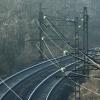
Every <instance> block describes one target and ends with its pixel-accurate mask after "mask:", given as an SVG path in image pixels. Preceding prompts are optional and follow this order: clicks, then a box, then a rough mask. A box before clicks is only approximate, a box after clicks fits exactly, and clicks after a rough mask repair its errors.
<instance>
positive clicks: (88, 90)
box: [69, 77, 100, 96]
mask: <svg viewBox="0 0 100 100" xmlns="http://www.w3.org/2000/svg"><path fill="white" fill-rule="evenodd" d="M69 79H70V80H71V81H72V82H73V83H75V84H76V85H78V86H80V87H82V88H84V89H86V90H88V91H90V92H91V93H93V94H95V95H97V96H100V94H99V93H97V92H94V91H92V90H91V89H88V88H87V87H85V86H82V85H80V84H78V83H77V82H75V81H74V80H73V79H72V78H71V77H69Z"/></svg>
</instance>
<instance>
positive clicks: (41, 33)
mask: <svg viewBox="0 0 100 100" xmlns="http://www.w3.org/2000/svg"><path fill="white" fill-rule="evenodd" d="M38 21H39V24H40V26H41V27H42V23H43V12H42V4H41V3H40V4H39V18H38ZM42 36H43V32H42V29H41V28H40V27H39V44H40V51H39V53H40V56H39V59H40V60H43V40H42Z"/></svg>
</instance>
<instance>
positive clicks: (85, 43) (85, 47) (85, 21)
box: [83, 7, 88, 74]
mask: <svg viewBox="0 0 100 100" xmlns="http://www.w3.org/2000/svg"><path fill="white" fill-rule="evenodd" d="M83 52H84V53H85V54H86V55H88V11H87V7H84V8H83ZM84 60H87V59H86V58H85V56H84ZM87 72H88V65H87V64H86V63H85V62H84V74H85V73H87Z"/></svg>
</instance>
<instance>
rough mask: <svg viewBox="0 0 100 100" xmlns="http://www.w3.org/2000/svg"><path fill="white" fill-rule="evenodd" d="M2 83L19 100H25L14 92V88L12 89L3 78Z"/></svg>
mask: <svg viewBox="0 0 100 100" xmlns="http://www.w3.org/2000/svg"><path fill="white" fill-rule="evenodd" d="M0 81H1V82H2V83H3V84H4V85H5V86H6V87H7V88H8V89H9V90H10V91H11V92H12V93H13V94H15V96H16V97H17V98H19V100H23V99H22V98H21V97H20V96H19V95H18V94H17V93H16V92H15V91H14V90H12V88H10V87H9V86H8V85H7V84H6V83H5V82H4V81H3V80H2V79H1V78H0Z"/></svg>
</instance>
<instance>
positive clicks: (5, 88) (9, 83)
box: [0, 57, 74, 100]
mask: <svg viewBox="0 0 100 100" xmlns="http://www.w3.org/2000/svg"><path fill="white" fill-rule="evenodd" d="M71 59H72V60H71ZM60 60H61V62H63V63H67V64H68V63H70V62H72V61H74V59H73V58H66V57H64V58H63V59H61V58H60ZM66 61H67V62H66ZM48 66H52V65H48ZM48 66H47V67H48ZM44 69H45V68H44ZM44 69H43V73H42V74H41V70H40V75H43V74H44V73H45V75H44V76H47V74H48V75H49V74H50V73H49V72H48V71H50V72H53V71H56V70H57V68H56V67H55V66H52V67H51V68H50V69H46V70H44ZM47 70H48V71H47ZM33 73H34V72H33ZM36 73H37V72H36ZM46 73H47V74H46ZM37 75H38V74H37ZM31 76H34V74H32V73H31V74H30V75H28V76H27V77H24V78H23V79H22V78H21V79H19V80H18V81H17V82H12V81H11V80H10V81H8V82H6V81H5V82H6V84H7V85H9V87H11V88H14V87H15V88H16V87H17V85H19V86H20V84H21V83H23V82H25V79H26V80H28V78H30V80H34V78H37V77H38V76H39V75H38V76H36V74H35V76H34V77H33V79H31ZM41 77H42V79H43V78H44V77H43V76H41ZM19 78H20V77H19ZM8 80H9V79H8ZM13 80H14V79H13ZM39 80H40V79H39ZM27 82H29V81H27ZM21 86H22V85H21ZM1 89H2V95H0V96H1V99H2V98H3V97H5V95H7V94H9V91H10V90H9V89H8V88H7V87H6V86H5V85H4V84H1V86H0V90H1ZM16 89H18V88H16ZM3 91H4V92H3ZM14 91H15V90H14ZM10 92H11V91H10ZM11 93H12V92H11ZM7 100H8V99H7Z"/></svg>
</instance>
